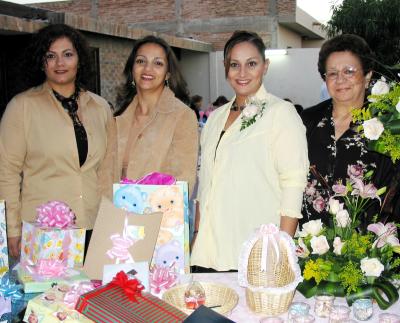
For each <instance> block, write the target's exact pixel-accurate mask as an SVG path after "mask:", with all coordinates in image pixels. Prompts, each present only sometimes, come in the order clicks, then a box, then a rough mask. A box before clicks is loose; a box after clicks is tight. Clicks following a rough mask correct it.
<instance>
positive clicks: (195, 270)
mask: <svg viewBox="0 0 400 323" xmlns="http://www.w3.org/2000/svg"><path fill="white" fill-rule="evenodd" d="M190 272H191V273H192V274H200V273H235V272H237V270H233V269H232V270H227V271H218V270H215V269H212V268H204V267H200V266H191V267H190Z"/></svg>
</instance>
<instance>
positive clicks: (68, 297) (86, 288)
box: [64, 282, 95, 309]
mask: <svg viewBox="0 0 400 323" xmlns="http://www.w3.org/2000/svg"><path fill="white" fill-rule="evenodd" d="M94 288H95V287H94V286H93V284H92V283H88V282H82V283H75V284H73V285H72V286H71V288H70V290H69V291H68V292H66V293H65V295H64V304H65V305H67V307H69V308H71V309H74V308H75V305H76V303H77V302H78V299H79V296H81V295H82V294H85V293H87V292H90V291H91V290H93V289H94Z"/></svg>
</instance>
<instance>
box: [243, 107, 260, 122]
mask: <svg viewBox="0 0 400 323" xmlns="http://www.w3.org/2000/svg"><path fill="white" fill-rule="evenodd" d="M259 111H260V108H259V107H258V106H256V105H254V104H250V105H248V106H246V107H245V108H244V109H243V116H244V117H245V118H246V119H251V118H253V117H254V116H256V115H257V114H258V113H259Z"/></svg>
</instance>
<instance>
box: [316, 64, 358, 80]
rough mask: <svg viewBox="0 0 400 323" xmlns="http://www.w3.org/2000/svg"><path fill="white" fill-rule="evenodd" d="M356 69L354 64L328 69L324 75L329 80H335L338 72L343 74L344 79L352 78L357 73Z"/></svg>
mask: <svg viewBox="0 0 400 323" xmlns="http://www.w3.org/2000/svg"><path fill="white" fill-rule="evenodd" d="M357 71H358V69H357V68H356V67H354V66H346V67H345V68H344V69H343V70H341V71H338V70H329V71H327V72H326V73H325V74H324V76H325V78H326V79H327V80H329V81H336V80H337V79H338V77H339V74H341V75H342V76H343V78H345V79H346V80H349V79H351V78H353V77H354V76H355V75H356V74H357Z"/></svg>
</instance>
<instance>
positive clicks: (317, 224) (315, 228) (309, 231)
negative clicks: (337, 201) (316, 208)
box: [299, 219, 322, 237]
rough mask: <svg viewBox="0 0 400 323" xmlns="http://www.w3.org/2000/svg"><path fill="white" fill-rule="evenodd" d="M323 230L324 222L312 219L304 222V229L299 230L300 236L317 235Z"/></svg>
mask: <svg viewBox="0 0 400 323" xmlns="http://www.w3.org/2000/svg"><path fill="white" fill-rule="evenodd" d="M321 231H322V222H321V219H319V220H311V221H309V222H307V223H304V224H303V230H302V231H300V232H299V235H300V237H307V236H308V235H311V236H317V235H318V234H319V233H320V232H321Z"/></svg>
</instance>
